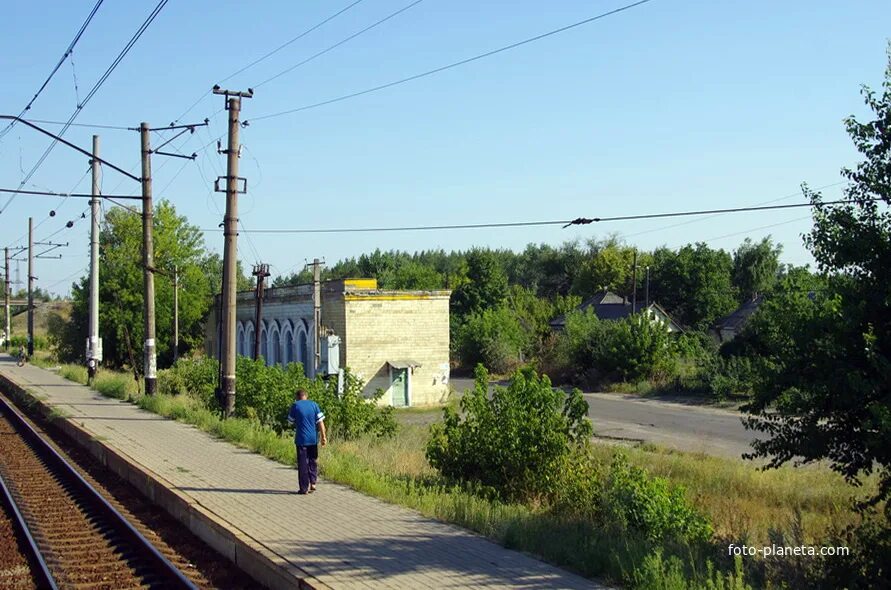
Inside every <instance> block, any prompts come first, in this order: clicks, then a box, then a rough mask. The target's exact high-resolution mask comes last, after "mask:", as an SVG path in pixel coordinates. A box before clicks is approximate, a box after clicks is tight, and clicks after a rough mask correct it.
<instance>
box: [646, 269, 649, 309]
mask: <svg viewBox="0 0 891 590" xmlns="http://www.w3.org/2000/svg"><path fill="white" fill-rule="evenodd" d="M646 294H647V295H646V296H647V309H650V267H649V266H648V267H647V288H646Z"/></svg>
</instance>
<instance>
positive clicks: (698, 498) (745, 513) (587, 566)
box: [60, 367, 876, 590]
mask: <svg viewBox="0 0 891 590" xmlns="http://www.w3.org/2000/svg"><path fill="white" fill-rule="evenodd" d="M60 374H62V375H63V376H65V377H68V378H72V379H73V380H76V381H79V382H84V381H85V380H86V376H85V374H84V373H81V368H80V367H73V368H69V367H62V369H61V370H60ZM100 375H102V377H101V378H100V379H97V383H96V385H95V386H96V388H97V389H99V390H100V391H103V392H104V391H107V392H111V394H113V395H115V397H118V396H120V395H122V392H126V396H130V397H131V398H132V394H133V391H131V390H130V389H128V388H127V387H126V385H127V384H130V385H131V386H132V383H133V382H132V378H130V377H129V376H128V375H124V374H118V375H114V374H112V373H111V372H109V371H104V372H103V373H100ZM103 379H104V381H103ZM100 383H107V385H100ZM134 389H135V388H134ZM135 401H136V403H137V404H138V405H139V406H140V407H141V408H143V409H146V410H148V411H151V412H154V413H157V414H160V415H163V416H166V417H169V418H172V419H175V420H179V421H182V422H185V423H188V424H192V425H194V426H196V427H198V428H199V429H201V430H203V431H205V432H208V433H211V434H213V435H214V436H217V437H219V438H221V439H224V440H227V441H230V442H232V443H233V444H236V445H238V446H240V447H243V448H246V449H249V450H251V451H253V452H257V453H260V454H262V455H264V456H266V457H269V458H270V459H273V460H275V461H278V462H280V463H283V464H286V465H293V464H294V461H295V451H294V445H293V440H292V438H291V435H290V434H287V433H286V434H278V433H276V432H275V431H273V430H272V429H270V428H267V427H265V426H263V425H261V424H260V423H259V422H258V421H256V420H248V419H242V418H230V419H226V420H224V419H221V418H220V416H219V415H218V414H217V413H215V412H212V411H209V410H207V409H206V408H205V407H204V406H203V405H202V403H201V402H200V401H199V400H198V399H196V398H193V397H191V396H189V395H178V396H174V397H171V396H166V395H155V396H151V397H148V396H140V397H136V398H135ZM417 418H418V416H416V415H414V414H412V413H404V414H401V421H402V422H405V423H403V424H401V425H400V429H399V432H398V434H397V435H396V436H395V437H392V438H375V437H373V436H364V437H361V438H359V439H357V440H352V441H346V440H332V442H331V444H330V445H329V446H328V447H327V448H325V449H323V450H322V452H321V453H320V469H321V471H322V474H323V476H324V477H325V478H326V479H328V480H331V481H335V482H339V483H343V484H346V485H349V486H350V487H352V488H354V489H356V490H358V491H360V492H363V493H366V494H369V495H372V496H375V497H377V498H380V499H382V500H384V501H387V502H391V503H394V504H399V505H402V506H406V507H409V508H412V509H415V510H417V511H419V512H420V513H422V514H424V515H426V516H428V517H431V518H435V519H438V520H441V521H445V522H450V523H454V524H457V525H460V526H464V527H467V528H469V529H471V530H474V531H477V532H479V533H481V534H483V535H486V536H487V537H489V538H491V539H493V540H495V541H497V542H499V543H501V544H503V545H505V546H508V547H512V548H517V549H520V550H523V551H527V552H530V553H534V554H536V555H539V556H541V557H542V558H544V559H546V560H548V561H551V562H553V563H556V564H559V565H563V566H565V567H568V568H570V569H573V570H575V571H577V572H579V573H581V574H583V575H586V576H591V577H594V576H600V577H605V578H606V579H608V580H611V581H621V582H624V583H627V584H628V585H629V586H631V587H634V588H678V589H685V590H686V589H694V588H713V589H718V588H727V589H733V590H743V589H745V588H748V587H749V586H747V584H746V582H745V578H746V576H745V575H744V572H743V571H742V570H741V569H740V566H739V563H738V562H737V563H736V564H734V563H733V562H731V561H729V558H724V559H722V558H721V556H720V554H719V552H718V551H717V549H718V548H719V547H718V546H719V545H721V544H722V543H725V542H736V543H742V542H744V543H747V544H752V545H756V544H769V541H770V537H771V535H772V534H774V533H775V532H777V531H780V532H782V531H783V530H784V529H788V528H789V527H792V525H793V523H792V520H793V518H794V515H800V518H799V520H798V521H797V526H799V527H800V528H801V531H802V533H803V538H804V539H805V540H807V542H809V543H813V544H819V541H820V540H822V539H826V538H827V537H828V535H829V533H830V531H831V530H832V529H833V527H838V526H844V525H845V524H847V523H850V522H854V521H855V514H854V512H853V511H852V510H851V506H852V501H853V499H854V498H855V497H856V491H855V490H854V489H853V488H851V487H850V486H848V485H847V484H846V483H845V482H844V480H843V479H842V478H841V477H839V476H838V475H836V474H834V473H832V472H831V471H830V470H829V469H827V468H826V467H825V466H820V465H818V466H814V467H809V468H804V469H793V468H782V469H779V470H771V471H761V470H760V469H759V468H758V467H757V466H755V465H752V464H750V463H745V462H743V461H741V460H733V459H726V458H720V457H708V456H704V455H697V454H691V453H683V452H675V451H669V450H665V449H660V448H656V447H646V448H637V449H627V450H626V451H625V452H626V454H627V456H628V460H629V461H630V463H632V464H634V465H638V466H640V467H643V468H645V469H647V470H648V471H649V472H650V473H651V474H653V475H658V476H663V477H666V478H668V479H669V480H670V481H671V482H673V483H675V484H680V485H682V486H684V487H685V488H686V489H687V490H688V494H689V496H690V498H691V500H692V501H693V503H694V504H695V505H696V506H697V507H698V508H699V509H700V510H702V511H703V512H704V513H705V514H707V515H708V516H709V518H710V520H711V522H712V523H713V525H714V528H715V530H716V534H717V540H716V541H715V546H714V547H712V548H711V549H708V548H706V549H703V548H690V547H682V548H678V547H662V546H660V545H656V544H653V543H652V542H649V541H646V540H645V539H638V538H635V537H633V536H629V535H628V534H624V535H618V534H616V532H615V531H609V530H598V529H596V528H594V527H592V526H591V525H590V524H588V523H584V522H579V521H573V520H566V519H561V518H559V517H557V516H554V515H552V514H550V513H548V512H545V511H542V510H538V509H536V508H535V507H534V506H527V505H520V504H512V503H506V502H503V501H500V500H497V499H493V498H491V497H490V496H488V495H486V494H480V493H478V492H477V491H476V490H473V489H470V488H466V487H458V486H453V485H448V484H447V483H446V482H444V481H443V480H441V479H440V478H439V476H438V474H437V473H436V471H435V470H433V469H432V468H431V467H430V465H429V464H428V463H427V460H426V458H425V455H424V451H425V445H426V442H427V439H428V433H429V426H428V425H427V424H426V423H425V422H427V420H426V419H425V420H421V422H422V423H420V424H418V423H414V421H415V420H416V419H417ZM614 452H615V447H613V446H610V445H595V446H594V453H595V456H596V457H598V458H599V459H603V460H608V459H609V458H610V456H611V455H612V454H613V453H614ZM875 485H876V482H875V478H872V479H870V480H868V481H867V485H866V488H867V489H866V490H861V493H862V494H868V493H869V492H870V491H871V490H872V489H874V486H875ZM723 546H724V547H725V551H726V544H725V545H723ZM679 554H680V555H685V556H686V557H685V558H684V559H682V560H681V559H679V558H678V557H677V555H679ZM710 560H716V561H717V562H719V565H721V566H722V568H723V569H722V570H721V571H720V572H719V571H718V570H715V569H711V568H710V566H704V565H703V564H706V563H709V561H710ZM745 565H746V567H748V568H751V567H752V563H750V562H746V564H745ZM727 568H730V569H729V570H728V569H727Z"/></svg>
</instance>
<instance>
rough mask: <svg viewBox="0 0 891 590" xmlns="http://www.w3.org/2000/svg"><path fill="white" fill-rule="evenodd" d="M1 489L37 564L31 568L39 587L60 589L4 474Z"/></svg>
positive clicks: (32, 562) (34, 563) (32, 558)
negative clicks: (4, 478) (7, 484)
mask: <svg viewBox="0 0 891 590" xmlns="http://www.w3.org/2000/svg"><path fill="white" fill-rule="evenodd" d="M0 489H2V490H3V498H2V499H3V503H4V504H6V506H7V508H8V509H9V512H10V513H11V514H12V517H13V518H12V520H13V522H14V523H15V526H16V528H18V530H19V533H21V534H22V536H24V537H25V540H26V541H27V545H28V550H29V554H28V555H27V558H28V561H30V562H31V565H32V566H34V565H36V566H37V568H36V569H34V568H33V567H32V568H31V576H32V578H34V582H35V583H36V584H37V587H38V588H49V589H50V590H59V586H58V585H57V584H56V580H54V579H53V575H52V574H51V573H50V571H49V567H48V566H47V565H46V560H45V559H44V558H43V554H42V553H41V552H40V549H39V548H38V547H37V542H36V541H35V540H34V535H32V534H31V529H30V528H28V523H27V522H26V521H25V517H24V516H22V512H21V510H19V507H18V505H17V504H16V503H15V499H14V498H13V497H12V492H10V491H9V488H8V487H7V486H6V482H5V481H4V480H3V476H2V475H0Z"/></svg>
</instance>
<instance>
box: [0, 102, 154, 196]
mask: <svg viewBox="0 0 891 590" xmlns="http://www.w3.org/2000/svg"><path fill="white" fill-rule="evenodd" d="M0 119H5V120H8V121H16V122H18V123H21V124H22V125H27V126H28V127H30V128H32V129H35V130H37V131H39V132H40V133H43V134H44V135H48V136H50V137H52V138H53V139H55V140H56V141H58V142H60V143H63V144H65V145H67V146H68V147H70V148H71V149H73V150H77V151H79V152H80V153H82V154H84V155H85V156H89V157H90V158H91V159H92V158H93V157H94V156H93V154H91V153H90V152H88V151H87V150H85V149H82V148H79V147H78V146H76V145H74V144H73V143H71V142H70V141H67V140H65V139H62V137H60V136H58V135H56V134H54V133H50V132H49V131H47V130H46V129H43V128H41V127H38V126H37V125H35V124H34V123H31V122H30V121H26V120H24V119H22V118H21V117H16V116H14V115H0ZM95 158H96V160H97V161H98V162H100V163H102V164H105V165H106V166H108V167H109V168H111V169H112V170H115V171H117V172H120V173H121V174H123V175H124V176H126V177H128V178H131V179H133V180H135V181H136V182H142V179H141V178H139V177H138V176H133V175H132V174H130V173H129V172H127V171H126V170H123V169H121V168H118V167H117V166H115V165H114V164H112V163H111V162H107V161H105V160H103V159H102V158H100V157H98V156H95Z"/></svg>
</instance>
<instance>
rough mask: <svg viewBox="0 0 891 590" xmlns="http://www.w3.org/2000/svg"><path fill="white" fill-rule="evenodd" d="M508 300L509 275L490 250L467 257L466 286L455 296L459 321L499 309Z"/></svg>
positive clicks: (457, 291) (472, 253)
mask: <svg viewBox="0 0 891 590" xmlns="http://www.w3.org/2000/svg"><path fill="white" fill-rule="evenodd" d="M506 298H507V274H506V273H505V271H504V268H503V267H502V266H501V264H500V263H499V261H498V257H497V256H496V255H495V254H494V253H493V252H492V251H491V250H483V249H474V250H471V251H470V252H469V253H468V254H467V282H466V283H463V284H462V285H461V286H460V287H458V288H457V289H456V290H455V292H454V293H453V294H452V310H453V311H454V313H455V314H456V315H457V316H458V317H466V316H467V315H469V314H471V313H474V312H480V311H482V310H484V309H491V308H496V307H498V306H500V305H501V304H502V303H503V302H504V300H505V299H506Z"/></svg>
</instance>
